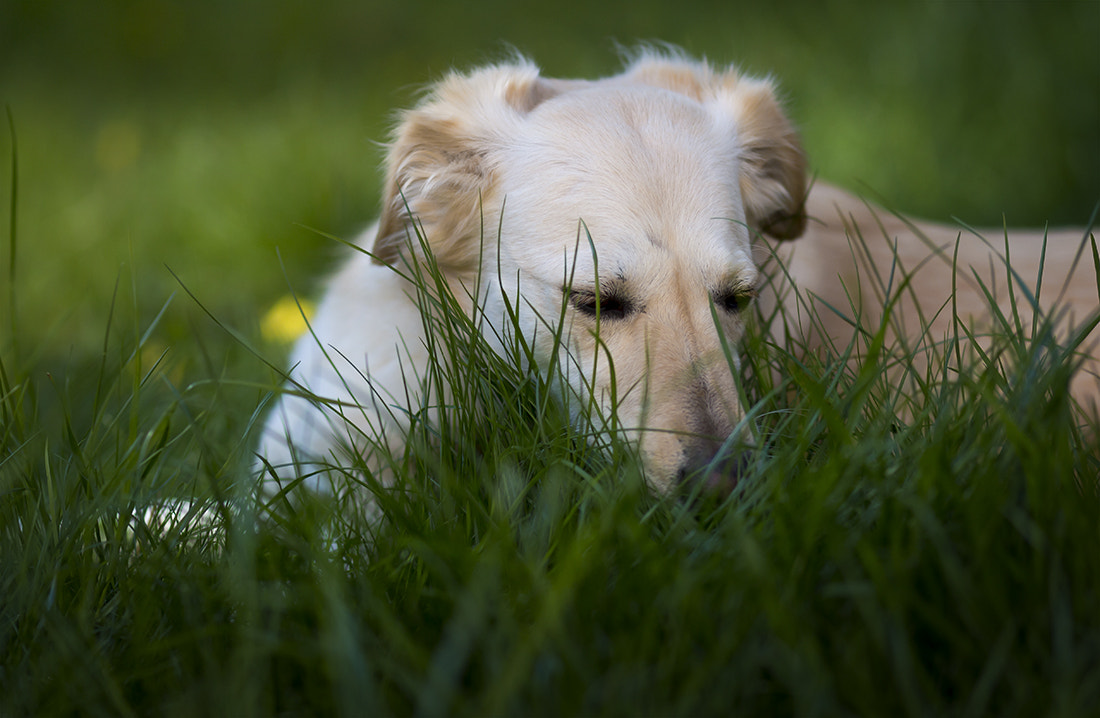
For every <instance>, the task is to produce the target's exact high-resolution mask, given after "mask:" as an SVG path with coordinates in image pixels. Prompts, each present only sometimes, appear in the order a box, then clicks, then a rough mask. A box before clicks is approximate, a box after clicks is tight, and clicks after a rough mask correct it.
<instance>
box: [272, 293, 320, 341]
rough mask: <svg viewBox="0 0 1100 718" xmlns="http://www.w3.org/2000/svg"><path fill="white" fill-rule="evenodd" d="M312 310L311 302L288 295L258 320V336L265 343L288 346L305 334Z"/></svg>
mask: <svg viewBox="0 0 1100 718" xmlns="http://www.w3.org/2000/svg"><path fill="white" fill-rule="evenodd" d="M313 310H314V307H313V303H312V302H309V301H306V300H304V299H295V298H294V297H292V296H290V295H287V296H285V297H281V298H280V299H279V301H277V302H275V304H273V305H272V307H271V309H268V310H267V314H265V315H264V317H263V319H261V320H260V334H261V335H262V336H263V338H264V339H266V340H267V341H270V342H279V343H281V344H290V343H291V342H293V341H294V340H295V339H297V338H298V337H300V336H302V334H303V333H305V331H306V321H307V320H308V319H309V318H310V317H312V316H313Z"/></svg>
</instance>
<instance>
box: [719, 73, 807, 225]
mask: <svg viewBox="0 0 1100 718" xmlns="http://www.w3.org/2000/svg"><path fill="white" fill-rule="evenodd" d="M727 103H728V104H727V107H729V108H730V109H731V110H732V111H733V113H734V116H735V117H736V120H737V142H738V146H739V148H740V153H739V154H740V159H741V176H740V178H739V179H740V183H741V198H742V201H743V202H744V203H745V216H746V218H747V220H748V223H749V225H750V226H752V227H754V228H756V229H757V230H759V231H761V232H763V233H764V234H767V235H769V236H771V237H775V238H776V239H795V238H796V237H800V236H802V232H803V231H805V229H806V192H807V187H806V155H805V153H804V152H803V151H802V143H801V141H800V140H799V138H798V133H797V132H796V131H795V129H794V127H793V126H791V123H790V120H788V119H787V116H786V115H785V114H783V110H782V109H781V108H780V106H779V102H778V101H777V100H776V98H775V92H774V90H773V88H772V84H771V83H770V82H768V81H766V80H753V79H740V80H738V81H737V82H736V84H735V86H734V87H733V88H731V91H730V95H729V97H728V98H727Z"/></svg>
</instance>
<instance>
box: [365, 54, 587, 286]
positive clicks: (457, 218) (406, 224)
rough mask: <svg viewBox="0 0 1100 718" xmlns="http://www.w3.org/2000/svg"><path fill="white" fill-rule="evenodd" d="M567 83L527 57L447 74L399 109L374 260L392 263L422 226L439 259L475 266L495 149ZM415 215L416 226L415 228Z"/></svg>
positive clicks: (492, 186)
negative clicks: (541, 72) (541, 71)
mask: <svg viewBox="0 0 1100 718" xmlns="http://www.w3.org/2000/svg"><path fill="white" fill-rule="evenodd" d="M567 87H568V84H567V83H561V82H557V81H553V80H547V79H544V78H541V77H539V71H538V68H537V67H535V66H534V65H533V64H530V63H528V62H524V61H517V62H515V63H512V64H502V65H495V66H492V67H488V68H484V69H481V70H478V71H476V72H473V73H472V74H469V75H463V74H459V73H451V74H450V75H448V76H447V77H445V78H444V79H443V80H441V81H439V82H438V83H437V84H436V85H435V86H434V87H432V88H431V90H430V91H429V93H428V95H427V96H426V97H425V99H424V100H423V101H422V102H421V103H420V104H419V105H418V106H417V107H416V108H415V109H412V110H409V111H407V112H405V113H403V114H402V116H401V118H400V122H399V123H398V126H397V129H396V131H395V133H394V137H393V141H392V143H391V144H390V147H389V153H388V156H387V159H386V185H385V188H384V192H383V205H382V214H381V217H380V218H379V223H378V234H377V236H376V238H375V241H374V249H373V257H374V261H375V262H377V263H381V264H392V263H394V262H396V261H397V260H398V259H399V257H400V256H401V254H402V252H403V251H404V250H405V248H406V247H408V246H410V240H411V244H412V246H413V248H414V250H418V248H419V246H418V240H417V236H416V233H415V231H414V230H417V231H420V230H422V234H421V236H422V237H423V238H424V239H425V240H426V241H427V243H428V245H429V246H430V248H431V251H432V254H433V256H434V257H435V259H436V261H437V262H439V264H440V266H443V267H447V268H453V269H462V268H466V267H469V266H476V263H477V261H478V253H479V251H480V241H481V226H482V215H481V212H482V207H483V206H484V207H486V208H488V207H491V206H493V205H492V204H491V203H493V202H499V201H500V199H501V198H498V197H496V196H495V195H494V191H495V183H494V181H493V175H494V167H493V157H492V155H493V150H494V148H496V147H499V146H500V145H501V143H503V142H506V141H507V137H508V136H510V132H509V130H510V128H511V127H513V126H514V123H516V122H517V121H518V120H519V119H520V118H521V117H522V116H523V115H524V114H526V113H528V112H530V111H531V110H532V109H533V108H534V107H536V106H537V105H538V104H539V103H541V102H543V101H545V100H547V99H549V98H550V97H553V96H554V95H556V94H558V93H559V92H562V91H564V90H565V89H566V88H567ZM413 222H415V223H416V227H415V228H414V227H413Z"/></svg>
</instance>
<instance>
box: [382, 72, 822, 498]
mask: <svg viewBox="0 0 1100 718" xmlns="http://www.w3.org/2000/svg"><path fill="white" fill-rule="evenodd" d="M386 187H387V189H386V195H385V200H384V201H385V204H384V207H383V214H382V218H381V221H380V225H379V234H378V237H377V240H376V243H375V247H374V253H375V257H376V259H377V261H381V262H394V261H395V260H397V259H398V258H399V257H400V256H401V254H402V253H403V252H405V251H407V248H408V247H410V243H409V241H408V238H409V236H410V226H411V223H412V222H413V221H414V220H415V222H416V223H417V224H418V225H420V227H422V230H423V236H424V237H425V238H426V240H427V245H428V247H429V249H430V251H431V252H432V254H433V255H434V259H435V261H436V262H437V263H438V266H439V267H440V268H441V269H442V271H443V272H445V273H447V274H448V275H449V276H450V277H454V278H457V279H458V280H459V281H467V280H470V279H473V278H475V277H476V276H477V275H478V274H479V273H480V276H481V281H480V286H482V287H487V288H488V289H487V292H488V294H487V295H486V296H484V297H483V298H482V299H483V301H484V302H485V307H486V312H487V315H488V316H489V318H490V320H491V321H493V318H494V316H499V317H500V319H501V325H502V326H504V325H506V324H507V322H505V321H504V316H505V301H506V298H507V300H508V301H509V302H510V304H511V305H512V306H514V307H516V308H517V309H518V310H519V313H520V320H521V321H520V326H521V327H524V332H525V334H527V338H528V339H529V340H531V341H532V342H533V344H534V345H535V346H536V348H537V349H538V350H539V355H540V356H541V357H542V360H543V362H544V366H545V365H546V364H548V363H549V359H550V355H551V353H552V352H553V348H552V347H553V346H554V344H553V341H552V339H553V334H554V332H553V331H551V329H552V328H553V327H552V325H554V324H557V322H558V320H559V317H561V315H562V306H563V302H564V303H565V313H564V322H565V326H564V327H562V329H563V332H562V336H563V337H565V340H564V341H563V342H562V345H563V346H562V348H561V349H560V351H561V352H562V353H563V354H564V356H559V357H558V358H559V359H565V361H563V362H562V364H561V365H562V366H564V367H566V370H567V371H566V373H567V376H568V379H567V381H568V383H569V384H570V386H571V387H572V389H573V390H574V393H576V394H579V395H580V396H581V397H582V398H583V397H593V398H596V399H597V400H598V401H599V403H600V405H601V406H602V407H603V409H604V410H605V411H609V412H611V411H613V412H614V413H615V416H616V418H617V420H618V422H617V423H618V425H619V426H621V427H624V429H625V430H626V431H627V432H628V433H629V434H630V435H631V436H632V437H633V438H634V439H636V440H637V442H638V445H639V448H640V451H641V455H642V459H643V464H644V466H645V469H646V473H647V477H648V478H649V480H650V481H651V482H652V484H653V485H654V486H655V487H656V488H658V489H660V490H668V489H670V488H672V487H674V486H675V485H676V484H677V483H678V482H679V481H680V480H681V479H682V478H683V477H685V476H688V475H691V474H696V473H698V472H699V470H700V469H703V468H708V467H709V469H710V471H709V472H708V474H707V477H706V478H707V480H708V481H713V482H717V483H719V484H725V483H729V481H730V475H731V473H734V472H735V470H734V469H733V468H732V466H733V463H734V462H733V461H732V460H731V459H730V458H729V457H727V456H726V454H725V452H727V451H728V445H729V444H730V443H733V442H730V441H727V440H728V439H730V437H731V435H732V434H733V433H734V432H735V431H736V430H737V427H738V425H739V422H740V420H741V418H742V416H743V411H742V408H741V402H740V398H739V396H738V392H737V388H736V380H735V373H736V370H737V355H736V353H735V352H736V345H737V342H738V341H739V340H740V338H741V335H742V333H743V331H744V321H745V310H746V306H747V305H748V303H749V302H751V301H752V299H753V296H754V293H755V289H756V285H757V280H758V277H757V268H756V266H755V264H754V262H753V258H752V251H751V243H752V240H753V237H754V235H755V234H757V233H766V234H768V235H770V236H773V237H776V238H780V239H786V238H793V237H796V236H798V235H800V234H801V233H802V230H803V228H804V226H805V221H806V220H805V214H804V212H803V202H804V199H805V194H806V182H805V160H804V157H803V153H802V149H801V147H800V144H799V141H798V137H797V134H796V133H795V131H794V129H793V128H792V126H791V124H790V122H789V121H788V120H787V118H786V117H785V116H784V115H783V113H782V111H781V109H780V107H779V105H778V103H777V101H776V99H775V95H774V92H773V88H772V86H771V84H770V83H769V82H767V81H764V80H757V79H751V78H746V77H743V76H741V75H739V74H738V73H737V72H736V71H734V70H732V69H730V70H724V71H716V70H713V69H712V68H711V67H709V66H708V65H706V64H703V63H696V62H690V61H687V60H683V59H680V58H676V57H667V56H658V55H655V54H652V53H647V54H643V55H642V56H641V57H639V58H638V59H636V60H635V61H634V62H633V63H632V64H631V65H630V66H629V67H628V68H627V70H626V71H625V72H624V73H623V74H621V75H617V76H614V77H610V78H606V79H603V80H596V81H591V82H587V81H563V80H554V79H548V78H543V77H541V76H540V75H539V73H538V70H537V68H535V67H534V66H533V65H531V64H528V63H525V62H517V63H515V64H507V65H498V66H493V67H490V68H488V69H483V70H479V71H477V72H474V73H472V74H469V75H459V74H453V75H451V76H449V77H447V78H445V79H444V80H442V81H441V82H440V83H438V84H437V85H436V86H435V87H434V89H433V91H432V92H431V94H430V95H429V96H428V97H427V98H426V99H425V101H424V102H423V103H422V104H421V105H420V106H419V107H418V108H416V109H414V110H411V111H409V112H408V113H406V114H405V115H404V116H403V117H402V120H401V122H400V124H399V126H398V129H397V133H396V137H395V140H394V142H393V144H392V146H391V150H390V154H389V160H388V168H387V184H386ZM415 251H420V250H419V249H414V252H415ZM502 326H497V327H496V329H497V330H500V329H501V328H502ZM528 328H529V329H528ZM731 347H732V351H731V349H730V348H731ZM576 406H578V407H583V402H577V403H576ZM734 438H737V437H734Z"/></svg>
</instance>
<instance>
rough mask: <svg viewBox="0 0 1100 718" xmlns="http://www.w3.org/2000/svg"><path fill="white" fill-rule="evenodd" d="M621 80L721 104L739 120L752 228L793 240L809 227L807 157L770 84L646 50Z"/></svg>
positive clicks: (738, 136)
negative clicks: (806, 206) (807, 220)
mask: <svg viewBox="0 0 1100 718" xmlns="http://www.w3.org/2000/svg"><path fill="white" fill-rule="evenodd" d="M620 79H621V80H625V81H628V82H640V83H643V84H647V85H652V86H654V87H661V88H664V89H666V90H671V91H673V92H678V93H680V94H683V95H687V96H688V97H690V98H692V99H694V100H696V101H698V102H702V103H707V102H717V103H718V105H719V106H720V107H721V109H722V112H723V114H725V115H726V116H728V117H730V118H731V119H732V120H733V122H734V132H735V135H736V142H737V149H738V156H739V160H740V163H741V174H740V177H739V181H740V186H741V197H742V201H743V202H744V205H745V215H746V218H747V220H748V224H749V226H750V227H752V228H753V229H755V230H757V231H760V232H763V233H765V234H767V235H770V236H772V237H775V238H776V239H794V238H795V237H799V236H801V235H802V232H803V231H804V230H805V229H806V210H805V203H806V192H807V188H806V156H805V154H804V153H803V151H802V143H801V141H800V140H799V137H798V133H797V132H796V131H795V129H794V127H793V126H792V125H791V122H790V120H788V119H787V116H786V115H785V114H784V113H783V110H782V108H781V107H780V105H779V102H778V100H777V99H776V97H775V89H774V87H773V85H772V83H771V82H770V81H768V80H757V79H753V78H748V77H744V76H742V75H740V74H739V73H738V72H737V71H736V70H735V69H733V68H730V69H727V70H725V71H723V72H716V71H715V70H714V69H712V68H711V67H710V65H708V64H707V63H705V62H694V61H691V60H687V59H685V58H683V57H680V56H678V55H675V54H672V55H660V54H654V53H652V52H643V53H642V54H641V55H639V56H637V57H636V58H635V59H634V61H633V63H632V64H631V66H630V67H629V68H628V69H627V71H626V72H625V73H624V74H623V75H622V76H621V78H620Z"/></svg>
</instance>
